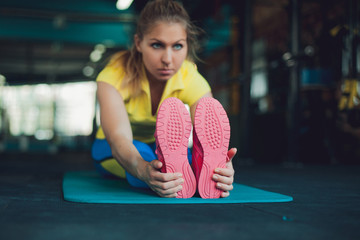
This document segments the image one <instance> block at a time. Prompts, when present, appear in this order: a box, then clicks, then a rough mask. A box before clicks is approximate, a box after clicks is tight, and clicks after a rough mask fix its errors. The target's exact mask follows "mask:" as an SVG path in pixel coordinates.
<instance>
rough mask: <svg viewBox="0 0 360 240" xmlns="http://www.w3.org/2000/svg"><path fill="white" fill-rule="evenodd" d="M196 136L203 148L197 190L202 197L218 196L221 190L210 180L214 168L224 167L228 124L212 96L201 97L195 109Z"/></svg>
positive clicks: (225, 115)
mask: <svg viewBox="0 0 360 240" xmlns="http://www.w3.org/2000/svg"><path fill="white" fill-rule="evenodd" d="M194 128H195V129H194V130H195V131H196V134H197V137H198V139H199V142H200V144H201V147H202V149H203V165H202V167H201V171H200V175H199V180H198V191H199V194H200V196H201V197H202V198H219V197H220V196H221V193H222V191H221V190H219V189H217V188H216V182H215V181H213V180H212V176H213V174H214V170H215V169H216V168H225V167H226V159H227V152H228V147H229V142H230V124H229V119H228V117H227V114H226V112H225V110H224V108H223V107H222V105H221V104H220V102H219V101H217V100H216V99H214V98H202V99H201V100H200V102H199V103H198V105H197V107H196V111H195V126H194Z"/></svg>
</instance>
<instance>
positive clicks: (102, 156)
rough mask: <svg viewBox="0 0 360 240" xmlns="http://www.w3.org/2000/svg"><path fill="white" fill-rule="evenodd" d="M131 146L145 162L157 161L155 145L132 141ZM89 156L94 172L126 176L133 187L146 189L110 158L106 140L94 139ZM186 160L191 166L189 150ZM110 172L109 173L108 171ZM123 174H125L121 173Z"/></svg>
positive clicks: (109, 149)
mask: <svg viewBox="0 0 360 240" xmlns="http://www.w3.org/2000/svg"><path fill="white" fill-rule="evenodd" d="M133 144H134V146H135V147H136V149H137V150H138V151H139V153H140V155H141V157H142V158H143V159H144V160H145V161H147V162H151V161H152V160H155V159H157V156H156V154H155V149H156V144H155V143H149V144H147V143H143V142H140V141H138V140H133ZM91 156H92V158H93V160H94V165H95V168H96V170H97V171H98V172H99V173H100V174H102V175H103V176H105V177H117V178H119V177H120V178H124V177H125V176H126V179H127V181H128V182H129V184H130V185H131V186H133V187H139V188H148V185H147V184H146V183H145V182H143V181H141V180H139V179H138V178H135V177H134V176H132V175H131V174H129V173H128V172H125V170H123V168H122V167H121V166H120V164H119V163H118V162H117V161H116V160H115V159H114V157H113V156H112V152H111V148H110V145H109V143H108V142H107V141H106V139H95V141H94V143H93V145H92V149H91ZM188 160H189V163H190V164H191V150H190V149H188ZM111 167H113V168H114V169H115V168H116V169H117V170H118V171H117V173H114V172H113V171H111V169H110V168H111ZM109 170H110V171H109ZM121 172H125V174H123V173H121Z"/></svg>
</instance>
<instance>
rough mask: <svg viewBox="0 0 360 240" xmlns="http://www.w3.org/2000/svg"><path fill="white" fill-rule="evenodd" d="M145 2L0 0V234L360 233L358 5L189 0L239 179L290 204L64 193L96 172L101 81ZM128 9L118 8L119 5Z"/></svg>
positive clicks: (201, 66)
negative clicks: (98, 199)
mask: <svg viewBox="0 0 360 240" xmlns="http://www.w3.org/2000/svg"><path fill="white" fill-rule="evenodd" d="M146 2H147V1H146V0H134V1H132V3H131V5H130V7H128V8H127V9H122V10H120V9H118V8H117V1H116V0H86V1H85V0H77V1H69V0H65V1H44V0H34V1H22V0H11V1H10V0H2V1H1V2H0V26H1V27H0V172H1V174H0V219H1V225H0V238H1V239H25V238H26V239H89V240H90V239H99V238H101V239H169V238H171V239H360V230H359V227H360V223H359V217H360V204H359V202H360V174H359V172H360V75H359V73H360V35H359V34H360V2H359V1H358V0H341V1H339V0H326V1H325V0H319V1H315V0H243V1H236V0H181V1H180V2H182V4H183V6H184V7H185V8H186V10H187V11H188V13H189V15H190V17H191V19H192V20H193V22H194V23H195V24H196V25H197V26H199V27H200V28H202V29H203V30H204V32H203V34H202V35H201V36H200V38H199V41H200V44H201V49H200V51H199V56H200V59H201V61H199V62H197V66H198V70H199V72H200V73H201V74H202V75H203V76H204V77H205V78H206V80H207V81H208V82H209V84H210V86H211V87H212V90H213V95H214V97H215V98H216V99H218V100H219V101H220V102H221V104H222V105H223V107H224V109H225V110H226V112H227V114H228V117H229V120H230V125H231V138H230V146H231V147H236V148H237V149H238V153H237V155H236V156H235V158H234V159H233V165H234V169H235V182H236V183H240V184H245V185H248V186H252V187H256V188H260V189H263V190H266V191H271V192H276V193H281V194H285V195H288V196H291V197H292V198H293V200H292V201H289V202H283V203H279V202H277V203H266V202H265V203H230V204H173V205H169V204H95V203H75V202H69V201H66V200H65V199H64V196H63V190H62V181H63V178H64V174H65V173H66V172H69V171H93V170H94V166H93V163H92V160H91V153H90V151H91V145H92V142H93V140H94V137H95V132H96V129H97V128H98V126H99V123H100V119H99V106H98V103H97V100H96V82H95V80H96V76H97V74H98V73H99V72H100V71H101V70H102V69H103V68H104V66H105V65H106V63H107V62H108V60H109V58H110V56H112V55H113V54H114V53H116V52H118V51H120V50H124V49H127V48H128V47H129V45H130V44H131V41H132V37H133V33H134V30H135V26H136V19H137V16H138V14H139V12H140V11H141V9H142V8H143V7H144V5H145V3H146ZM118 7H119V6H118Z"/></svg>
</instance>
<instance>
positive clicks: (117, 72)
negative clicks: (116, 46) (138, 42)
mask: <svg viewBox="0 0 360 240" xmlns="http://www.w3.org/2000/svg"><path fill="white" fill-rule="evenodd" d="M125 54H126V51H121V52H118V53H115V54H114V55H113V56H112V57H111V58H110V60H109V62H108V64H107V65H106V66H105V67H104V68H103V69H102V70H101V71H100V73H99V75H98V76H97V79H96V80H97V81H114V80H117V81H118V80H119V79H121V76H122V75H123V74H125V71H124V70H125V67H124V64H123V62H124V58H125Z"/></svg>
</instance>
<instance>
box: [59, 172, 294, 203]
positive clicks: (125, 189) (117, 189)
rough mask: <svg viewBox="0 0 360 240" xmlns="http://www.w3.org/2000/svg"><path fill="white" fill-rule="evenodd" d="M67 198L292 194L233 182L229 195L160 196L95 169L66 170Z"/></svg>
mask: <svg viewBox="0 0 360 240" xmlns="http://www.w3.org/2000/svg"><path fill="white" fill-rule="evenodd" d="M63 193H64V199H65V200H66V201H70V202H80V203H119V204H199V203H201V204H206V203H211V204H217V203H222V204H224V203H269V202H289V201H292V200H293V198H292V197H290V196H286V195H282V194H279V193H274V192H269V191H265V190H261V189H258V188H253V187H249V186H245V185H242V184H238V183H234V190H232V191H231V194H230V196H229V197H227V198H218V199H202V198H200V197H196V196H194V197H192V198H188V199H178V198H161V197H159V196H157V195H156V194H155V193H154V192H152V191H151V190H149V189H139V188H134V187H132V186H130V185H129V184H128V183H127V182H126V181H125V180H121V179H106V178H103V177H102V176H100V175H99V174H98V173H97V172H93V171H79V172H67V173H65V175H64V179H63Z"/></svg>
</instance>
